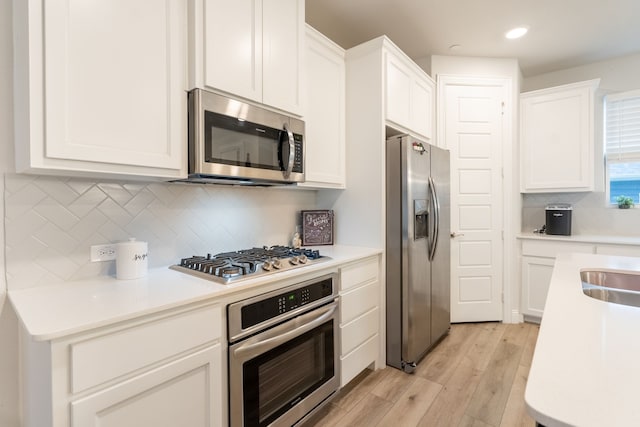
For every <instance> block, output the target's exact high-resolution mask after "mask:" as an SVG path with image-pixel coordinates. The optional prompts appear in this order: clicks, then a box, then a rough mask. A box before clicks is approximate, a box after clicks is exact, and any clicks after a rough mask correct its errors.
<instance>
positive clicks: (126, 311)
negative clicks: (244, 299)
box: [8, 245, 382, 341]
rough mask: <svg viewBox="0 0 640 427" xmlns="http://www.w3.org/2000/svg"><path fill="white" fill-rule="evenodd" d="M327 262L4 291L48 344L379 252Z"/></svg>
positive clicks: (328, 250)
mask: <svg viewBox="0 0 640 427" xmlns="http://www.w3.org/2000/svg"><path fill="white" fill-rule="evenodd" d="M314 249H319V250H320V251H321V253H322V255H326V256H328V257H330V258H331V259H330V260H327V261H324V262H321V263H316V264H313V265H309V266H306V267H304V268H299V269H292V270H287V271H283V272H279V273H274V274H269V275H263V276H259V277H256V278H252V279H247V280H242V281H239V282H236V283H233V284H229V285H222V284H218V283H215V282H212V281H209V280H206V279H202V278H199V277H195V276H192V275H190V274H185V273H181V272H178V271H175V270H171V269H169V268H168V266H167V267H160V268H153V269H150V270H149V272H148V274H147V276H146V277H144V278H142V279H135V280H117V279H116V278H115V277H113V276H100V277H95V278H92V279H87V280H79V281H74V282H66V283H60V284H54V285H49V286H39V287H33V288H26V289H20V290H15V291H9V292H8V298H9V300H10V301H11V303H12V305H13V307H14V308H15V311H16V313H17V315H18V317H19V319H20V321H21V322H22V324H23V326H24V327H25V329H26V331H27V332H28V333H29V335H31V337H32V338H33V339H34V340H36V341H44V340H52V339H56V338H60V337H64V336H68V335H70V334H74V333H79V332H83V331H86V330H89V329H93V328H97V327H101V326H106V325H110V324H114V323H116V322H120V321H125V320H129V319H133V318H135V317H139V316H143V315H147V314H152V313H156V312H160V311H163V310H167V309H171V308H177V307H180V306H183V305H187V304H191V303H197V302H202V301H206V300H209V299H211V300H213V299H216V298H224V297H226V296H230V295H232V294H236V293H241V292H247V291H251V290H256V292H257V293H258V292H259V291H258V288H261V287H265V286H268V285H271V284H274V283H275V282H279V281H286V280H295V278H296V277H298V276H300V277H304V276H307V275H308V274H309V273H311V274H313V273H319V272H322V271H325V270H327V271H328V270H337V268H339V267H340V266H341V265H344V264H346V263H349V262H352V261H357V260H359V259H363V258H366V257H369V256H373V255H377V254H380V253H381V252H382V251H381V250H378V249H371V248H361V247H353V246H338V245H336V246H320V247H316V248H314Z"/></svg>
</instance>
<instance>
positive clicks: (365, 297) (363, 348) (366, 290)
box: [340, 256, 380, 387]
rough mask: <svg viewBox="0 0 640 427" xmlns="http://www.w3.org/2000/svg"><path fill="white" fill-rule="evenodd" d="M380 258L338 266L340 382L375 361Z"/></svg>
mask: <svg viewBox="0 0 640 427" xmlns="http://www.w3.org/2000/svg"><path fill="white" fill-rule="evenodd" d="M379 271H380V262H379V258H378V257H377V256H375V257H371V258H367V259H365V260H363V261H358V262H355V263H353V264H348V265H346V266H344V267H342V268H341V269H340V342H341V346H340V362H341V374H340V386H341V387H343V386H345V385H346V384H347V383H349V381H351V380H352V379H353V378H354V377H355V376H356V375H358V374H359V373H360V372H362V371H363V370H364V369H366V368H367V367H368V366H370V365H371V364H375V363H376V362H377V361H378V355H379V348H380V341H379V340H380V334H379V331H380V310H379V305H380V281H379V276H380V273H379Z"/></svg>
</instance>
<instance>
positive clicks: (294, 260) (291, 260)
mask: <svg viewBox="0 0 640 427" xmlns="http://www.w3.org/2000/svg"><path fill="white" fill-rule="evenodd" d="M299 262H300V258H298V257H297V256H292V257H291V258H289V264H291V265H296V264H298V263H299Z"/></svg>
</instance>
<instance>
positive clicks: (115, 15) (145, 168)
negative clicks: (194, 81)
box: [14, 0, 188, 179]
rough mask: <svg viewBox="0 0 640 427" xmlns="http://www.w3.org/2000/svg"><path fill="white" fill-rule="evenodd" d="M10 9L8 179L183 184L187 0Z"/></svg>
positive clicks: (19, 4)
mask: <svg viewBox="0 0 640 427" xmlns="http://www.w3.org/2000/svg"><path fill="white" fill-rule="evenodd" d="M45 3H46V4H45ZM45 6H46V7H45ZM14 9H15V10H14V15H15V21H14V34H15V57H16V60H15V74H14V76H15V93H16V96H15V115H16V169H17V170H18V172H33V173H53V174H64V175H101V176H114V175H117V176H143V177H158V178H169V179H170V178H183V177H186V173H187V171H186V167H187V162H186V149H187V127H186V122H187V96H186V92H185V90H186V88H187V73H186V64H187V52H188V51H187V0H176V1H168V2H162V3H158V2H156V1H153V0H131V1H126V2H114V1H111V0H97V1H93V2H91V3H90V7H89V6H88V5H87V4H85V3H84V2H72V1H70V0H59V1H55V2H54V1H47V2H42V1H35V0H29V1H15V2H14ZM149 11H153V13H149Z"/></svg>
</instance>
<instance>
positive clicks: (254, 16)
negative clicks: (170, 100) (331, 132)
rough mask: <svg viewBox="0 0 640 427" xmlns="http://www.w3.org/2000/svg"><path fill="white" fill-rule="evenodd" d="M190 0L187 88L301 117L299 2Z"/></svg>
mask: <svg viewBox="0 0 640 427" xmlns="http://www.w3.org/2000/svg"><path fill="white" fill-rule="evenodd" d="M191 1H192V2H193V4H192V12H191V18H190V19H191V36H192V38H191V49H192V51H191V58H190V59H191V72H192V74H191V84H190V86H191V88H194V87H199V88H203V89H211V90H216V91H221V92H224V93H227V94H230V95H235V96H239V97H243V98H246V99H249V100H252V101H255V102H259V103H263V104H265V105H268V106H270V107H274V108H277V109H280V110H283V111H288V112H290V113H294V114H298V115H301V114H302V105H301V104H302V96H301V87H302V86H301V84H302V78H301V69H302V65H303V64H302V55H303V48H304V28H305V24H304V19H305V16H304V10H305V9H304V0H234V1H226V0H191Z"/></svg>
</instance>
